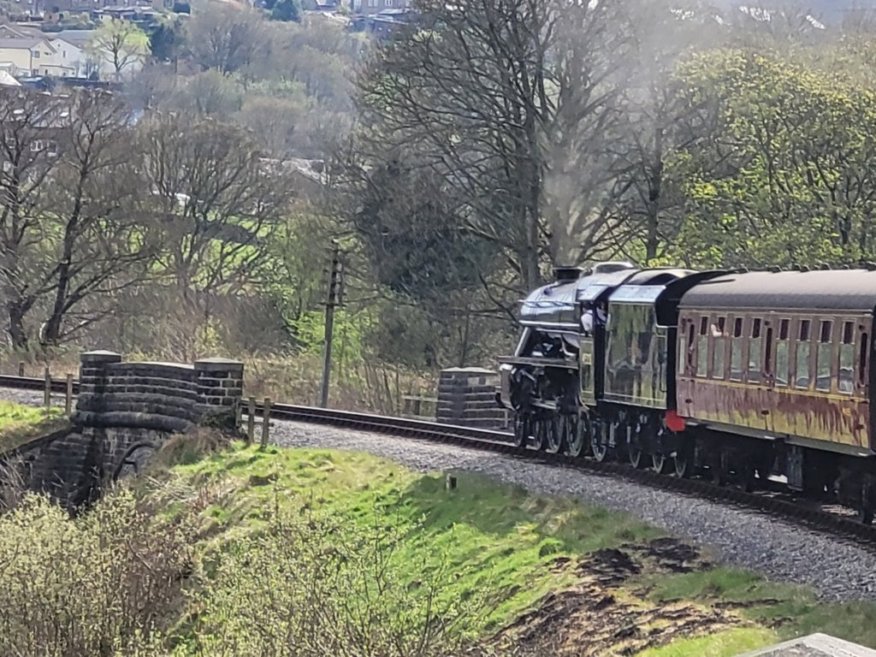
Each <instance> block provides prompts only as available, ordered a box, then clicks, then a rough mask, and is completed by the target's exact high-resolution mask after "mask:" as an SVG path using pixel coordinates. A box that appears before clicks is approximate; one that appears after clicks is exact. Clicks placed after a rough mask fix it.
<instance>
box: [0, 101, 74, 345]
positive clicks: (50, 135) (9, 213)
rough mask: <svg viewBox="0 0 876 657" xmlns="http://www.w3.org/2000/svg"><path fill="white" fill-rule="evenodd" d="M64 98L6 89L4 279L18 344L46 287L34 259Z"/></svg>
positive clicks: (0, 173) (1, 166)
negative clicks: (35, 273) (35, 270)
mask: <svg viewBox="0 0 876 657" xmlns="http://www.w3.org/2000/svg"><path fill="white" fill-rule="evenodd" d="M62 114H63V104H62V103H61V102H60V101H59V100H58V99H55V98H51V97H49V96H46V95H43V94H37V93H34V92H30V91H27V90H22V89H15V88H9V87H3V88H2V89H0V282H2V289H3V298H4V303H5V307H6V308H5V310H6V316H7V321H8V325H7V331H8V333H9V338H10V340H11V342H12V345H13V346H14V347H16V348H26V347H27V345H28V335H27V330H26V328H25V318H26V317H27V315H28V314H29V313H30V311H31V310H32V309H33V306H34V304H35V303H36V301H37V299H38V298H39V295H40V293H41V292H43V290H42V289H41V287H40V285H39V283H38V281H37V280H36V278H35V276H34V271H33V268H34V266H35V263H34V259H38V258H39V253H38V252H39V245H40V242H41V239H42V235H43V233H44V217H43V216H42V212H43V211H44V209H45V189H46V186H45V182H46V179H47V178H48V177H49V175H50V174H51V173H52V172H53V171H54V169H55V167H56V165H57V162H58V159H57V142H56V139H57V137H58V132H59V128H60V121H61V117H62Z"/></svg>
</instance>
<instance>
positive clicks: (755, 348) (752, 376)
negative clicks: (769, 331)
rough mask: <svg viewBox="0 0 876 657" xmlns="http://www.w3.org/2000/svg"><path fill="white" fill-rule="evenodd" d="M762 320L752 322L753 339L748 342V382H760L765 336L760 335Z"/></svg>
mask: <svg viewBox="0 0 876 657" xmlns="http://www.w3.org/2000/svg"><path fill="white" fill-rule="evenodd" d="M760 324H761V322H760V320H759V319H755V320H753V321H752V322H751V340H750V341H749V343H748V382H749V383H760V378H761V376H760V364H761V350H762V348H763V338H762V337H761V335H760Z"/></svg>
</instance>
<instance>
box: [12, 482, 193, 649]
mask: <svg viewBox="0 0 876 657" xmlns="http://www.w3.org/2000/svg"><path fill="white" fill-rule="evenodd" d="M189 538H190V533H189V532H188V530H187V527H186V524H185V523H184V522H179V521H177V522H175V523H169V522H163V521H161V520H159V519H157V518H154V517H149V516H148V515H147V514H145V513H144V512H143V511H141V510H140V509H139V508H138V505H137V503H136V500H135V498H134V496H133V494H132V493H130V492H129V491H118V492H116V493H114V494H112V495H110V496H109V497H107V498H105V499H104V500H102V501H100V502H99V503H98V504H97V505H96V506H95V507H94V508H93V509H91V510H90V511H89V512H87V513H85V514H83V515H81V516H79V517H77V518H71V517H69V516H68V515H67V514H66V513H65V512H64V511H63V510H62V509H61V508H60V507H58V506H56V505H54V504H52V503H51V502H50V501H49V500H48V499H47V498H45V497H42V496H37V495H28V496H26V497H25V499H24V500H23V501H22V503H21V504H20V505H19V506H18V507H17V508H15V509H14V510H12V511H10V512H8V513H6V514H4V515H2V516H0V578H2V579H0V582H2V584H0V655H48V656H56V655H57V656H59V657H60V656H62V655H63V656H64V657H95V656H103V655H106V656H109V655H115V654H126V655H135V654H136V655H139V656H140V657H146V656H147V655H150V654H159V653H158V648H157V645H156V644H157V642H158V641H160V636H159V634H157V632H158V631H159V630H160V629H161V627H162V625H163V624H164V622H165V621H166V620H167V619H168V618H169V616H170V615H171V614H172V613H173V611H174V609H175V607H176V606H177V605H178V603H179V602H180V600H181V598H180V593H181V583H182V581H183V579H184V578H185V576H186V575H187V574H188V573H189V572H190V570H191V563H192V556H193V555H192V548H191V547H189V543H190V540H189Z"/></svg>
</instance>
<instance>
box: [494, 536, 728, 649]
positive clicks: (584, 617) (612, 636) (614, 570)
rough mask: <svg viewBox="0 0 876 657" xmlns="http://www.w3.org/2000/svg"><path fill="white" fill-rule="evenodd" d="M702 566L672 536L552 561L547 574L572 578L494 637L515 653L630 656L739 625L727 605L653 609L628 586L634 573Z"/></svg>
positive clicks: (674, 605)
mask: <svg viewBox="0 0 876 657" xmlns="http://www.w3.org/2000/svg"><path fill="white" fill-rule="evenodd" d="M706 567H708V563H707V562H705V561H703V560H702V559H701V557H700V554H699V552H698V551H697V550H696V549H695V548H692V547H691V546H689V545H685V544H683V543H681V542H679V541H675V540H672V539H658V540H655V541H651V542H649V543H646V544H641V545H633V544H630V545H624V546H622V548H621V549H606V550H599V551H597V552H595V553H593V554H590V555H588V556H587V557H585V558H583V559H581V560H580V561H572V560H570V559H568V558H560V559H557V560H556V561H555V562H553V564H552V566H551V569H552V570H554V571H563V572H572V573H574V574H575V577H576V579H577V582H576V584H575V585H573V586H571V587H569V588H568V589H565V590H563V591H557V592H554V593H551V594H549V595H547V596H545V597H544V598H542V599H541V600H540V601H539V603H538V604H537V606H536V607H535V609H533V610H532V611H530V612H528V613H526V614H524V615H522V616H520V617H519V618H518V619H517V620H516V621H515V622H514V623H513V624H512V625H510V626H509V627H507V628H505V629H504V630H503V631H502V632H501V633H500V634H499V635H498V636H497V637H496V638H497V641H498V642H500V643H501V644H503V645H505V646H507V645H513V646H514V647H515V648H516V649H517V651H518V654H520V653H523V654H526V653H530V654H541V655H556V656H559V657H565V656H567V655H568V656H571V655H575V656H576V657H589V656H594V657H595V656H597V655H606V654H615V655H633V654H635V653H637V652H639V651H641V650H644V649H646V648H650V647H654V646H661V645H665V644H667V643H670V642H672V641H673V640H675V639H677V638H681V637H686V636H696V635H704V634H712V633H715V632H719V631H721V630H724V629H727V628H729V627H732V626H735V625H739V624H740V623H741V620H740V619H739V618H738V617H737V616H735V615H734V614H733V613H732V611H731V610H729V609H721V608H712V609H706V608H703V607H699V606H697V605H693V604H690V603H685V602H677V603H670V604H666V605H662V606H657V605H655V604H654V603H653V602H650V601H648V600H646V599H644V598H643V597H641V596H640V595H638V594H637V593H636V592H635V591H634V590H632V589H631V588H629V587H626V588H625V587H624V584H625V583H627V581H628V580H630V579H631V578H633V577H636V576H638V575H640V574H642V573H679V572H691V571H693V570H696V569H703V568H706Z"/></svg>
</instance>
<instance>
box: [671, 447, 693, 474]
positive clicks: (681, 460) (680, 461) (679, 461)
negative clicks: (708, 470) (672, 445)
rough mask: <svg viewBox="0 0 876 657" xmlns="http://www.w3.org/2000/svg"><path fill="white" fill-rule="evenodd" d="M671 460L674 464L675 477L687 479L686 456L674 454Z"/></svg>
mask: <svg viewBox="0 0 876 657" xmlns="http://www.w3.org/2000/svg"><path fill="white" fill-rule="evenodd" d="M672 460H673V462H674V463H675V476H676V477H678V478H679V479H687V478H688V477H689V476H690V461H689V459H688V457H687V454H684V453H682V452H676V454H675V456H674V457H673V459H672Z"/></svg>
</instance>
